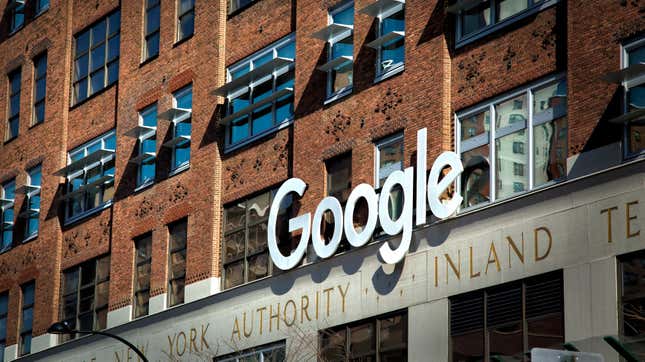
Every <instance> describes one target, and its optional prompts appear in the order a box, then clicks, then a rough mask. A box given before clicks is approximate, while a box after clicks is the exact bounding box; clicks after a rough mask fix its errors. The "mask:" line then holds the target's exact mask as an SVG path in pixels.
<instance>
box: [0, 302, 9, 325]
mask: <svg viewBox="0 0 645 362" xmlns="http://www.w3.org/2000/svg"><path fill="white" fill-rule="evenodd" d="M8 303H9V297H8V295H7V294H3V295H1V296H0V315H2V314H7V311H8V310H9V309H8ZM1 330H2V328H0V331H1Z"/></svg>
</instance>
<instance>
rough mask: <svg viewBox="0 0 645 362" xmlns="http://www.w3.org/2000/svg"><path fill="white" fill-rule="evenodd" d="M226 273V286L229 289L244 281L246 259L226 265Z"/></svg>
mask: <svg viewBox="0 0 645 362" xmlns="http://www.w3.org/2000/svg"><path fill="white" fill-rule="evenodd" d="M224 274H225V276H226V280H225V281H224V286H225V288H227V289H228V288H231V287H234V286H237V285H240V284H242V283H244V260H241V261H239V262H236V263H232V264H228V265H226V266H225V267H224Z"/></svg>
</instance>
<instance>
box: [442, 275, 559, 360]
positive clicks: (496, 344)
mask: <svg viewBox="0 0 645 362" xmlns="http://www.w3.org/2000/svg"><path fill="white" fill-rule="evenodd" d="M563 309H564V308H563V305H562V276H561V275H560V274H559V273H552V274H547V275H543V276H539V277H535V278H530V279H525V280H523V281H520V282H513V283H508V284H503V285H500V286H496V287H493V288H489V289H486V290H482V291H475V292H471V293H467V294H463V295H458V296H454V297H451V298H450V335H451V349H452V351H451V353H452V360H453V361H484V360H486V361H488V360H490V361H494V360H499V361H502V360H503V361H522V360H523V359H524V356H525V355H526V354H527V353H529V352H530V350H531V348H534V347H542V348H557V349H559V348H561V347H562V343H563V342H564V318H563ZM487 354H488V355H487ZM494 358H497V359H494Z"/></svg>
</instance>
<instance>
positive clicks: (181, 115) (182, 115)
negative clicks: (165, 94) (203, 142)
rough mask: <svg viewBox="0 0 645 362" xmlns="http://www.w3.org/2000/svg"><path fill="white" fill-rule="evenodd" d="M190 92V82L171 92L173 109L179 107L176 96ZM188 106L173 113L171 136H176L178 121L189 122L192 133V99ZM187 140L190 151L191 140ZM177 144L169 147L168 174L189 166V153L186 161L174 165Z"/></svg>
mask: <svg viewBox="0 0 645 362" xmlns="http://www.w3.org/2000/svg"><path fill="white" fill-rule="evenodd" d="M192 92H193V85H192V83H191V84H188V85H186V86H184V87H182V88H181V89H179V90H177V91H176V92H175V93H173V94H172V108H173V109H179V108H177V98H181V97H182V96H184V95H186V94H187V93H192ZM193 95H194V94H193ZM191 97H192V95H191ZM190 107H191V108H190V109H184V108H182V110H185V111H187V112H175V113H174V116H173V119H172V124H171V127H172V136H173V138H175V137H177V125H178V124H179V123H183V122H188V123H191V129H190V132H191V135H192V115H193V113H192V110H193V108H192V101H191V105H190ZM187 142H188V149H189V152H190V147H191V140H190V139H189V140H187ZM181 144H182V145H183V144H184V143H181ZM178 145H179V144H178V143H177V144H173V145H172V147H171V153H172V157H171V161H170V162H171V164H170V175H174V174H176V173H178V172H181V171H183V170H185V169H187V168H188V167H190V155H189V156H188V160H186V162H183V163H182V164H180V165H177V166H176V167H175V150H176V148H177V146H178Z"/></svg>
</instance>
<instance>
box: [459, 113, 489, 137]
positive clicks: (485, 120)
mask: <svg viewBox="0 0 645 362" xmlns="http://www.w3.org/2000/svg"><path fill="white" fill-rule="evenodd" d="M459 121H460V122H461V140H462V141H465V140H467V139H470V138H472V137H475V136H477V135H480V134H482V133H484V132H489V131H490V111H489V110H486V111H484V112H481V113H477V114H475V115H472V116H468V117H463V118H460V119H459Z"/></svg>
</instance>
